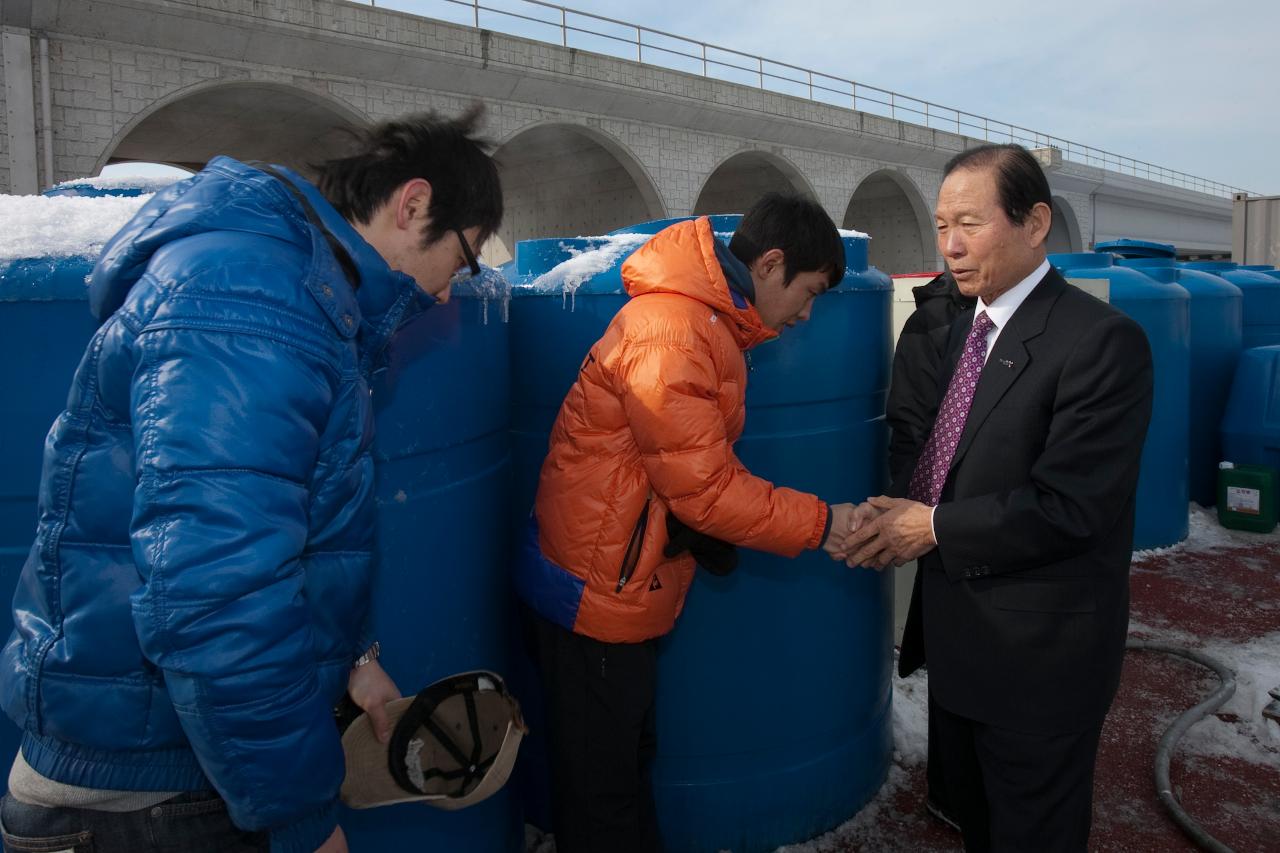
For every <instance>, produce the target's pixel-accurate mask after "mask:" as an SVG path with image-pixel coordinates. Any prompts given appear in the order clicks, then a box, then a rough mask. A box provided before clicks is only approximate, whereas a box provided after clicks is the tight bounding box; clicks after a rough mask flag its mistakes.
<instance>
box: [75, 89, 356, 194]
mask: <svg viewBox="0 0 1280 853" xmlns="http://www.w3.org/2000/svg"><path fill="white" fill-rule="evenodd" d="M366 124H367V121H366V119H365V118H364V117H363V116H361V115H359V114H358V113H356V112H355V111H354V110H352V109H350V108H349V107H347V106H346V105H345V104H341V103H338V102H336V101H333V100H330V99H328V98H324V97H321V96H319V95H316V94H315V93H312V92H307V91H304V90H301V89H296V88H293V87H291V86H285V85H279V84H270V83H217V84H213V85H203V86H200V87H196V88H193V89H188V90H184V91H182V92H177V93H175V94H173V95H171V96H169V97H168V98H166V99H164V100H162V101H160V102H158V103H157V104H155V105H154V106H153V107H152V108H151V109H150V110H149V111H147V112H144V113H142V114H141V115H140V116H139V117H138V118H137V119H135V121H134V122H133V123H131V124H130V125H129V126H127V127H126V128H125V129H124V130H123V131H122V132H121V133H120V135H119V136H118V137H117V138H116V140H115V142H114V144H113V145H112V147H111V148H110V149H109V150H108V151H107V152H106V153H105V154H104V155H103V157H102V159H101V160H100V161H99V163H98V170H99V171H101V169H102V168H103V167H104V166H107V165H109V164H112V163H127V162H148V163H164V164H167V165H171V166H177V167H179V168H183V169H190V170H193V171H195V170H198V169H201V168H203V167H204V165H205V163H207V162H208V161H209V160H211V159H213V157H215V156H217V155H219V154H227V155H230V156H232V157H235V158H236V159H237V160H263V161H266V162H270V163H282V164H284V165H286V166H289V167H291V168H294V169H297V170H298V171H300V172H302V173H304V174H309V173H310V169H309V164H311V163H315V162H318V161H321V160H325V159H328V158H331V157H336V156H340V155H341V154H342V153H343V152H344V151H345V150H346V148H347V145H348V144H349V142H350V140H351V135H350V131H351V130H354V129H357V128H360V127H363V126H365V125H366Z"/></svg>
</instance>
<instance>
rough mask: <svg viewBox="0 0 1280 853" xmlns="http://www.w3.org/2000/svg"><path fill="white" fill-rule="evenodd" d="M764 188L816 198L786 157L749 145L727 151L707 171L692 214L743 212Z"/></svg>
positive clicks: (805, 179) (804, 179) (765, 191)
mask: <svg viewBox="0 0 1280 853" xmlns="http://www.w3.org/2000/svg"><path fill="white" fill-rule="evenodd" d="M767 192H797V193H800V194H801V195H805V196H808V197H809V198H812V199H815V200H816V199H817V198H818V194H817V193H816V192H814V190H813V185H812V184H811V183H810V182H809V179H808V178H806V177H805V176H804V173H803V172H801V171H800V169H799V168H797V167H796V165H795V164H794V163H792V162H791V161H790V160H788V159H787V158H786V157H783V156H782V155H780V154H775V153H773V152H771V151H759V150H755V149H748V150H745V151H737V152H734V153H733V154H730V155H729V156H728V157H726V158H724V159H723V160H721V161H720V162H719V163H718V164H717V165H716V166H715V168H713V169H712V170H711V171H710V172H709V173H708V174H707V177H706V179H705V180H704V181H703V182H702V189H701V190H700V191H699V192H698V200H697V201H696V202H695V203H694V206H693V215H694V216H705V215H707V214H711V213H746V212H747V210H748V208H750V207H751V205H753V204H754V203H755V202H756V200H757V199H759V198H760V196H762V195H764V194H765V193H767Z"/></svg>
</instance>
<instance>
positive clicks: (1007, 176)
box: [942, 145, 1053, 225]
mask: <svg viewBox="0 0 1280 853" xmlns="http://www.w3.org/2000/svg"><path fill="white" fill-rule="evenodd" d="M957 169H993V170H994V171H995V173H996V192H997V193H998V194H999V196H1000V206H1001V207H1002V208H1004V215H1005V216H1007V217H1009V221H1010V222H1012V223H1013V224H1014V225H1021V224H1022V223H1024V222H1026V221H1027V216H1029V215H1030V214H1031V208H1033V207H1035V206H1036V205H1037V204H1040V203H1042V202H1043V203H1044V204H1046V205H1048V207H1049V209H1050V210H1053V194H1052V193H1051V192H1050V191H1049V179H1048V178H1046V177H1045V176H1044V169H1041V168H1040V163H1039V162H1037V160H1036V158H1035V157H1032V156H1031V152H1030V151H1028V150H1027V149H1025V148H1023V147H1022V146H1021V145H979V146H978V147H977V148H970V149H968V150H967V151H961V152H960V153H959V154H957V155H956V156H954V157H952V158H951V159H950V160H948V161H947V165H946V167H944V168H943V170H942V179H943V180H944V181H945V180H946V179H947V176H948V175H950V174H951V173H952V172H954V171H956V170H957Z"/></svg>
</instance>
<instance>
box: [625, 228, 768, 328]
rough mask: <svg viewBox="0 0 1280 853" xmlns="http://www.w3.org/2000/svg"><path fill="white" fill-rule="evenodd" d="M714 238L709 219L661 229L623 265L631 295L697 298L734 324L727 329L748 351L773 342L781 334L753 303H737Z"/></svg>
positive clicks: (633, 296) (730, 324) (626, 283)
mask: <svg viewBox="0 0 1280 853" xmlns="http://www.w3.org/2000/svg"><path fill="white" fill-rule="evenodd" d="M715 239H716V238H715V234H713V233H712V231H711V221H710V220H709V219H707V218H706V217H705V216H703V217H699V218H698V219H694V220H691V221H686V222H678V223H676V224H675V225H672V226H670V227H669V228H665V229H663V230H662V231H659V232H658V233H657V234H655V235H654V236H653V238H652V239H650V240H649V242H647V243H645V244H644V245H643V246H641V247H640V248H639V249H638V250H637V251H636V252H635V253H634V254H633V255H632V256H631V257H630V258H628V259H627V261H626V263H624V264H623V265H622V284H623V286H624V287H625V288H626V290H627V294H628V295H630V296H631V297H632V298H635V297H637V296H643V295H645V294H647V293H678V294H680V295H681V296H688V297H690V298H691V299H696V300H698V301H699V302H701V303H703V304H704V305H706V306H707V307H709V308H711V309H712V310H713V311H715V312H716V313H718V314H721V315H722V316H724V317H726V318H727V319H729V320H731V321H732V322H730V323H729V324H728V325H729V329H730V331H732V333H733V337H734V340H735V341H736V342H737V344H738V346H739V348H741V349H744V350H745V349H750V348H751V347H753V346H756V345H757V344H761V343H764V342H765V341H770V340H773V339H774V338H776V337H777V336H778V333H777V332H776V331H775V330H773V329H770V328H768V327H767V326H765V325H764V323H763V322H762V321H761V320H760V314H759V312H757V311H756V309H755V306H754V305H751V304H747V305H746V307H744V308H739V307H738V306H737V305H735V304H734V301H733V297H732V296H731V295H730V292H729V283H728V281H727V280H726V279H725V275H724V270H723V269H722V268H721V267H720V261H719V259H718V258H717V257H716V249H715Z"/></svg>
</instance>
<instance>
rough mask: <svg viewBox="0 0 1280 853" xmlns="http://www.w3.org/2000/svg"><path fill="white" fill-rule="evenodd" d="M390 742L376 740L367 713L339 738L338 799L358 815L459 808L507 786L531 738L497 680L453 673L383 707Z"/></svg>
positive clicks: (484, 675)
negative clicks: (418, 805) (343, 762)
mask: <svg viewBox="0 0 1280 853" xmlns="http://www.w3.org/2000/svg"><path fill="white" fill-rule="evenodd" d="M387 716H388V717H389V718H390V720H391V725H392V730H391V739H390V741H389V743H387V744H385V745H384V744H381V743H379V742H378V739H377V737H375V736H374V733H373V726H372V725H371V724H370V722H369V716H368V715H367V714H361V715H360V716H359V717H357V718H356V719H355V721H354V722H352V723H351V725H350V726H348V727H347V730H346V731H345V732H343V735H342V749H343V752H345V753H346V758H347V775H346V779H345V780H344V781H343V783H342V801H343V802H344V803H346V804H347V805H348V806H351V807H352V808H355V809H368V808H374V807H376V806H389V805H392V804H394V803H409V802H424V803H426V804H427V805H431V806H435V807H436V808H438V809H447V810H454V809H462V808H466V807H467V806H469V805H472V804H473V803H478V802H480V801H481V800H483V799H485V798H486V797H489V796H490V795H492V794H493V793H495V792H496V791H497V790H498V789H499V788H501V787H502V786H503V785H504V784H506V781H507V777H509V776H510V775H511V767H512V765H514V764H515V761H516V753H517V752H518V751H519V749H520V740H521V738H523V737H524V736H525V734H526V733H527V732H528V728H527V727H526V726H525V724H524V719H523V718H522V717H521V715H520V705H519V703H518V702H516V700H515V699H514V698H513V697H512V696H511V694H510V693H508V692H507V687H506V685H505V684H504V683H503V681H502V679H501V678H500V677H498V676H497V675H496V674H494V673H492V672H487V671H483V670H481V671H477V672H464V673H459V674H458V675H451V676H449V677H448V678H443V679H441V680H440V681H437V682H435V683H434V684H432V685H430V686H429V687H427V688H425V689H423V690H422V691H421V692H420V693H418V695H417V696H411V697H407V698H404V699H397V700H395V701H394V702H390V703H388V704H387Z"/></svg>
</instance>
